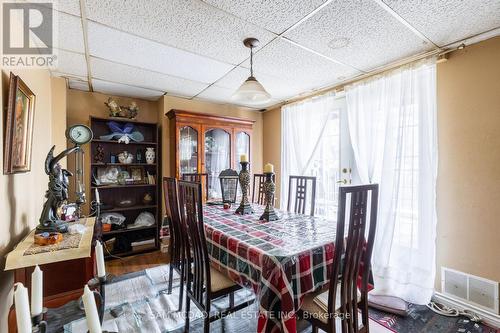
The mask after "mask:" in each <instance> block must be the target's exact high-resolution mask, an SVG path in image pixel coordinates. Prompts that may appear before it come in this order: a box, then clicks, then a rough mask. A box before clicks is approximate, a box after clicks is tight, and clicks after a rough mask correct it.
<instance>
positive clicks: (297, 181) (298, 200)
mask: <svg viewBox="0 0 500 333" xmlns="http://www.w3.org/2000/svg"><path fill="white" fill-rule="evenodd" d="M309 188H310V189H311V191H310V194H309V191H308V189H309ZM308 195H310V197H311V199H310V200H311V202H310V204H309V207H310V212H309V215H311V216H314V208H315V204H316V177H311V176H290V178H289V179H288V204H287V210H288V211H289V212H291V211H293V212H294V213H298V214H305V213H306V206H307V204H308V201H307V200H308V199H307V197H308ZM292 201H293V202H294V203H293V207H292Z"/></svg>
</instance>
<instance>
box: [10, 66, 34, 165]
mask: <svg viewBox="0 0 500 333" xmlns="http://www.w3.org/2000/svg"><path fill="white" fill-rule="evenodd" d="M35 97H36V96H35V94H34V93H33V92H32V91H31V89H30V88H29V87H28V86H27V85H26V83H24V81H23V80H22V79H21V78H20V77H19V76H17V75H14V74H13V73H10V78H9V95H8V104H7V113H6V116H5V136H4V163H3V173H4V174H14V173H23V172H29V171H31V149H32V142H33V122H34V114H35Z"/></svg>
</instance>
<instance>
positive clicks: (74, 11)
mask: <svg viewBox="0 0 500 333" xmlns="http://www.w3.org/2000/svg"><path fill="white" fill-rule="evenodd" d="M12 2H19V3H22V2H30V3H33V1H32V0H14V1H12ZM38 2H39V1H38ZM46 3H49V4H52V8H53V9H55V10H57V11H59V12H64V13H67V14H71V15H76V16H81V15H80V1H79V0H54V1H45V2H39V4H40V5H41V6H44V5H45V4H46Z"/></svg>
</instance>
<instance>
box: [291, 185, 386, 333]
mask: <svg viewBox="0 0 500 333" xmlns="http://www.w3.org/2000/svg"><path fill="white" fill-rule="evenodd" d="M339 192H340V194H339V207H338V214H337V215H338V217H337V230H336V239H335V254H334V258H333V264H332V267H331V275H330V282H329V286H328V290H327V291H323V290H321V291H319V292H316V293H312V294H309V295H306V296H305V297H304V300H303V303H302V307H301V309H300V310H299V312H298V315H299V317H301V318H304V319H306V320H308V321H309V322H310V323H311V324H312V326H313V333H317V332H318V328H320V329H321V330H323V331H325V332H328V333H335V332H337V331H336V329H337V328H336V318H340V319H341V320H340V326H341V332H342V333H358V332H359V333H368V332H369V320H368V279H369V275H370V265H369V264H366V263H370V261H371V256H372V250H373V242H374V239H375V229H376V224H377V207H378V184H371V185H360V186H348V187H340V189H339ZM348 198H349V199H350V204H349V206H350V208H349V211H348V213H349V214H348V215H347V214H346V213H347V211H346V202H347V199H348ZM347 216H348V217H349V222H348V230H347V239H345V226H346V219H347ZM367 229H368V235H367V238H365V232H366V230H367ZM358 310H359V311H361V323H359V319H358ZM360 324H361V325H360Z"/></svg>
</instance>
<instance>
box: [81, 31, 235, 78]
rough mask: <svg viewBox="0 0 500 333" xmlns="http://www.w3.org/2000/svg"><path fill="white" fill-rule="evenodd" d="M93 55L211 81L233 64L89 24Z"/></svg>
mask: <svg viewBox="0 0 500 333" xmlns="http://www.w3.org/2000/svg"><path fill="white" fill-rule="evenodd" d="M88 40H89V52H90V54H91V55H92V56H95V57H97V58H102V59H106V60H111V61H114V62H118V63H121V64H125V65H130V66H134V67H139V68H144V69H148V70H151V71H156V72H160V73H164V74H168V75H173V76H176V77H181V78H184V79H188V80H192V81H198V82H203V83H211V82H214V81H215V80H217V79H219V78H220V77H222V76H223V75H224V74H226V73H227V72H228V71H229V70H231V69H232V68H233V66H231V65H229V64H226V63H222V62H219V61H216V60H212V59H209V58H206V57H203V56H200V55H196V54H193V53H190V52H186V51H183V50H179V49H176V48H174V47H170V46H166V45H163V44H160V43H157V42H154V41H150V40H147V39H144V38H140V37H137V36H133V35H130V34H128V33H125V32H122V31H118V30H115V29H111V28H109V27H105V26H103V25H101V24H97V23H93V22H89V24H88Z"/></svg>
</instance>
